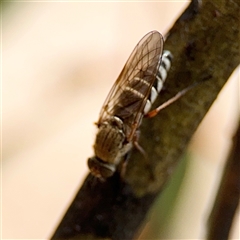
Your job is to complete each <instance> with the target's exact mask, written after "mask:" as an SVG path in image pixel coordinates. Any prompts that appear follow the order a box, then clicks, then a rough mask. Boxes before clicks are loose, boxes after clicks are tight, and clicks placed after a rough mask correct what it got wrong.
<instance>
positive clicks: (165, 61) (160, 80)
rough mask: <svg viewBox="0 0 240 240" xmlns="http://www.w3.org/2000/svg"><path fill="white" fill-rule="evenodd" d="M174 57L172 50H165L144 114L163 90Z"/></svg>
mask: <svg viewBox="0 0 240 240" xmlns="http://www.w3.org/2000/svg"><path fill="white" fill-rule="evenodd" d="M172 58H173V56H172V54H171V52H170V51H168V50H165V51H163V55H162V59H161V64H160V66H159V68H158V71H157V75H156V80H155V81H154V84H153V86H152V88H151V92H150V94H149V96H148V99H147V102H146V105H145V107H144V114H146V113H148V112H149V111H150V109H151V107H152V104H153V103H154V101H155V100H156V98H157V96H158V94H159V93H160V91H161V90H162V87H163V84H164V82H165V80H166V78H167V72H168V71H169V69H170V67H171V62H172Z"/></svg>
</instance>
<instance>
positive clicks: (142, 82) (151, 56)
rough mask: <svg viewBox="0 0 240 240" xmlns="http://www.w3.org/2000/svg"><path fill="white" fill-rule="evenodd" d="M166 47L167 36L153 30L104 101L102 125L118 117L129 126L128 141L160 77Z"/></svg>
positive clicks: (135, 52)
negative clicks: (157, 76)
mask: <svg viewBox="0 0 240 240" xmlns="http://www.w3.org/2000/svg"><path fill="white" fill-rule="evenodd" d="M162 50H163V37H162V35H161V34H160V33H159V32H157V31H152V32H149V33H148V34H146V35H145V36H144V37H143V38H142V39H141V40H140V42H139V43H138V44H137V46H136V47H135V48H134V50H133V52H132V54H131V55H130V57H129V59H128V60H127V62H126V64H125V66H124V68H123V70H122V72H121V73H120V75H119V77H118V78H117V80H116V82H115V83H114V85H113V87H112V89H111V90H110V92H109V94H108V96H107V98H106V100H105V102H104V105H103V107H102V109H101V112H100V117H99V120H98V123H97V125H98V126H99V125H101V123H102V122H103V121H105V120H107V119H108V118H109V117H111V116H116V117H118V118H120V119H121V120H122V121H123V123H124V125H125V126H126V133H125V134H126V137H127V139H128V141H130V140H132V137H133V135H134V133H135V131H136V129H137V128H138V126H139V124H140V123H141V120H142V117H143V111H144V107H145V105H146V103H147V100H148V96H149V94H150V92H151V88H152V85H153V83H154V81H155V79H156V74H157V71H158V68H159V65H160V63H161V56H162Z"/></svg>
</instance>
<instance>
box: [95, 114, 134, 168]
mask: <svg viewBox="0 0 240 240" xmlns="http://www.w3.org/2000/svg"><path fill="white" fill-rule="evenodd" d="M130 148H131V143H129V142H126V136H125V129H124V124H123V122H122V120H121V119H120V118H118V117H115V116H113V117H110V118H108V119H106V120H105V121H104V122H103V123H102V124H101V125H100V126H99V130H98V133H97V136H96V141H95V145H94V151H95V155H96V156H97V158H99V159H101V160H102V161H103V162H107V163H113V164H118V163H119V162H120V161H121V159H122V157H123V156H124V155H125V154H126V153H127V152H128V151H129V149H130Z"/></svg>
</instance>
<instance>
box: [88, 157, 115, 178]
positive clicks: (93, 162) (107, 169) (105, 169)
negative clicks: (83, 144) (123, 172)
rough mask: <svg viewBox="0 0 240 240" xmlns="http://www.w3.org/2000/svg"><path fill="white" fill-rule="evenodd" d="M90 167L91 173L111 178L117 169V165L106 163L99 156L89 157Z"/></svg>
mask: <svg viewBox="0 0 240 240" xmlns="http://www.w3.org/2000/svg"><path fill="white" fill-rule="evenodd" d="M88 167H89V169H90V171H91V173H92V174H93V175H94V176H96V177H99V178H109V177H111V176H112V175H113V174H114V172H115V171H116V167H115V165H113V164H109V163H104V162H103V161H102V160H100V159H99V158H97V157H92V158H89V159H88Z"/></svg>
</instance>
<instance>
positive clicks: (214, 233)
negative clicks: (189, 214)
mask: <svg viewBox="0 0 240 240" xmlns="http://www.w3.org/2000/svg"><path fill="white" fill-rule="evenodd" d="M239 156H240V122H239V126H238V130H237V132H236V134H235V136H234V138H233V147H232V151H231V154H230V155H229V158H228V160H227V163H226V166H225V169H224V173H223V177H222V181H221V184H220V187H219V190H218V193H217V197H216V200H215V203H214V206H213V209H212V213H211V215H210V218H209V231H208V238H207V239H208V240H212V239H221V240H224V239H229V232H230V229H231V226H232V222H233V219H234V215H235V213H236V211H237V207H238V204H239V196H240V179H239V172H240V161H239Z"/></svg>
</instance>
